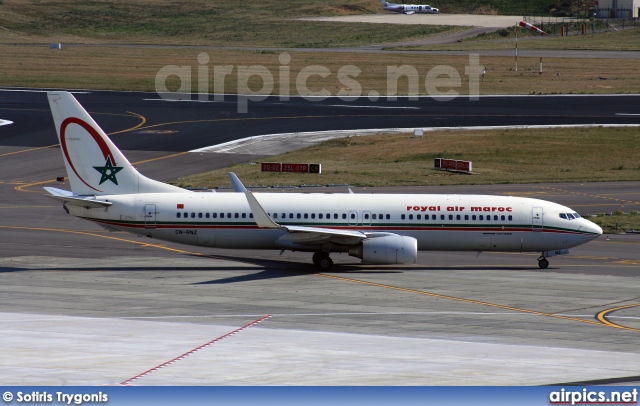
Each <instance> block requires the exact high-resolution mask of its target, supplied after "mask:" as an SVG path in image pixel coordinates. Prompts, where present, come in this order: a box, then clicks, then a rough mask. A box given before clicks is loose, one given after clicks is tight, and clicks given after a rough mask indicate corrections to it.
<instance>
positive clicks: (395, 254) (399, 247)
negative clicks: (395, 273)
mask: <svg viewBox="0 0 640 406" xmlns="http://www.w3.org/2000/svg"><path fill="white" fill-rule="evenodd" d="M349 255H351V256H352V257H357V258H360V259H362V262H363V263H365V264H378V265H391V264H415V263H416V261H417V259H418V241H417V240H416V239H415V238H413V237H405V236H401V235H389V236H384V237H376V238H367V239H365V240H363V241H362V242H361V243H360V244H358V245H356V246H353V247H349Z"/></svg>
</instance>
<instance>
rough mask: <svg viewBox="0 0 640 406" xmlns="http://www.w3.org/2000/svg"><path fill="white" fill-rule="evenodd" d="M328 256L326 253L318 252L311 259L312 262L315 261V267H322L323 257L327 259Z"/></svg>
mask: <svg viewBox="0 0 640 406" xmlns="http://www.w3.org/2000/svg"><path fill="white" fill-rule="evenodd" d="M326 256H327V254H325V253H324V252H322V251H316V252H314V253H313V257H311V260H312V261H313V264H314V265H315V266H320V260H321V259H322V258H323V257H326Z"/></svg>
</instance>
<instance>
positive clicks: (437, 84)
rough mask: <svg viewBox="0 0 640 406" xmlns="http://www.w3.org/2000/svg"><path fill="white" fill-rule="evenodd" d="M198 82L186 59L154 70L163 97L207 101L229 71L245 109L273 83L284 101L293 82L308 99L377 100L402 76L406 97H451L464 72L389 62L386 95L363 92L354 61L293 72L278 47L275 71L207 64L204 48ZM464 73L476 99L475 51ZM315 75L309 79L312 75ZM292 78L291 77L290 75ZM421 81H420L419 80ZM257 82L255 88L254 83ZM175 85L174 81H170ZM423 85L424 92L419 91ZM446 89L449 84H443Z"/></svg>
mask: <svg viewBox="0 0 640 406" xmlns="http://www.w3.org/2000/svg"><path fill="white" fill-rule="evenodd" d="M197 62H198V65H197V68H196V70H197V73H195V75H196V83H197V86H196V87H197V89H193V88H192V83H193V82H192V79H193V70H194V69H193V67H192V66H190V65H184V66H178V65H166V66H163V67H162V68H161V69H160V70H159V71H158V73H157V74H156V80H155V85H156V92H157V93H158V96H160V98H162V99H164V100H194V101H210V99H209V97H210V95H209V90H210V87H209V85H210V80H213V83H212V85H213V93H214V94H213V100H214V101H224V97H225V90H226V89H225V80H226V79H227V77H228V76H232V75H235V76H236V77H237V87H236V91H237V94H238V96H237V97H238V99H237V100H238V102H237V103H238V112H239V113H247V112H248V106H249V102H250V101H251V102H259V101H263V100H265V99H266V98H267V97H269V96H271V94H272V93H273V90H274V89H275V85H276V84H277V85H278V94H277V95H276V97H279V100H280V101H288V100H289V99H290V97H291V90H292V89H291V84H292V83H293V84H294V86H295V92H294V96H298V97H302V98H303V99H306V100H309V101H322V100H325V99H327V98H329V97H337V98H339V99H340V100H342V101H345V102H352V101H356V100H358V99H360V98H362V97H366V98H367V99H368V100H371V101H376V100H378V99H379V98H380V97H385V98H386V99H387V100H389V101H395V100H397V98H398V96H399V95H398V87H399V83H401V82H402V83H404V82H405V81H406V84H407V86H406V90H407V92H406V95H405V96H404V97H407V98H408V99H409V100H418V97H419V96H420V95H421V94H422V95H425V94H426V95H427V96H430V97H433V98H434V99H435V100H439V101H450V100H453V99H455V98H457V97H459V96H460V93H459V92H458V91H456V90H455V89H460V88H462V75H461V74H460V72H458V70H457V69H455V68H454V67H452V66H450V65H437V66H434V67H433V68H431V69H430V70H429V71H428V72H427V74H426V75H425V76H424V79H423V80H422V81H421V77H420V74H419V73H418V69H416V67H414V66H411V65H388V66H387V67H386V68H387V69H386V89H384V96H381V94H380V92H379V91H377V90H370V91H368V92H367V93H366V95H365V94H364V92H363V89H362V85H361V84H360V82H359V81H358V79H357V78H358V76H359V75H360V74H361V73H362V69H360V68H359V67H357V66H355V65H343V66H341V67H340V68H339V69H338V70H337V71H335V72H332V71H331V70H330V69H329V68H327V67H325V66H322V65H308V66H304V67H303V68H301V69H300V70H299V71H297V72H291V66H290V63H291V55H289V54H288V53H287V52H282V53H281V54H280V55H279V56H278V62H279V63H280V66H278V67H277V73H275V74H274V73H273V72H272V71H271V70H269V69H268V68H267V67H266V66H264V65H251V66H246V65H239V66H234V65H213V66H209V62H210V57H209V54H208V53H206V52H201V53H200V54H198V57H197ZM334 74H335V75H336V77H335V78H336V79H337V80H338V82H339V83H340V85H341V86H342V87H341V88H340V90H338V91H337V92H335V94H332V93H331V92H330V91H329V90H327V89H326V87H324V86H322V87H321V88H320V89H316V88H317V87H318V86H317V85H318V79H323V80H328V79H332V78H331V76H332V75H334ZM464 75H465V76H468V81H467V82H468V86H469V89H468V92H467V93H466V94H465V96H466V97H468V98H469V100H478V99H479V95H480V82H481V78H482V77H483V75H484V67H483V66H481V65H480V55H479V54H469V63H468V65H466V66H465V67H464ZM312 78H313V79H312ZM292 79H293V80H292ZM310 79H312V81H313V82H314V85H313V88H314V89H313V90H312V89H310V87H309V82H310ZM169 80H171V81H172V83H175V81H176V80H177V82H178V83H179V85H178V87H177V89H176V90H169V89H168V87H167V81H169ZM421 82H422V84H421ZM256 83H259V84H260V86H258V87H259V88H257V89H256ZM173 88H175V86H174V87H173ZM422 89H424V91H425V92H421V90H422ZM444 89H447V90H444Z"/></svg>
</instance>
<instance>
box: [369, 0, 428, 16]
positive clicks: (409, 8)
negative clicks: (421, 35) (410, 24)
mask: <svg viewBox="0 0 640 406" xmlns="http://www.w3.org/2000/svg"><path fill="white" fill-rule="evenodd" d="M380 3H381V4H382V9H383V10H387V11H395V12H396V13H405V14H406V15H411V14H415V13H424V14H437V13H439V12H440V10H438V9H437V8H435V7H431V6H430V5H428V4H395V3H388V2H387V1H386V0H380Z"/></svg>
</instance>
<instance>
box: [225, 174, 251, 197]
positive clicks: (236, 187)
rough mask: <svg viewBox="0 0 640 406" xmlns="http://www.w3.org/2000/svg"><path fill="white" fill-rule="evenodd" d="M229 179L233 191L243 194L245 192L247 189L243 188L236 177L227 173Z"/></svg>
mask: <svg viewBox="0 0 640 406" xmlns="http://www.w3.org/2000/svg"><path fill="white" fill-rule="evenodd" d="M229 179H231V185H233V191H234V192H237V193H244V192H246V191H247V188H246V187H244V185H243V184H242V182H241V181H240V179H239V178H238V177H237V176H236V174H235V173H233V172H229Z"/></svg>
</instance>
